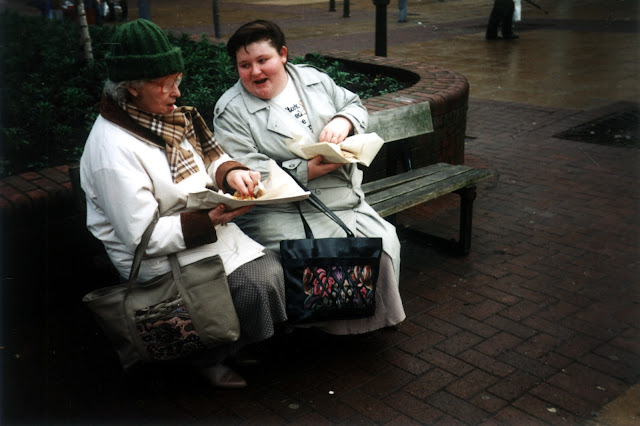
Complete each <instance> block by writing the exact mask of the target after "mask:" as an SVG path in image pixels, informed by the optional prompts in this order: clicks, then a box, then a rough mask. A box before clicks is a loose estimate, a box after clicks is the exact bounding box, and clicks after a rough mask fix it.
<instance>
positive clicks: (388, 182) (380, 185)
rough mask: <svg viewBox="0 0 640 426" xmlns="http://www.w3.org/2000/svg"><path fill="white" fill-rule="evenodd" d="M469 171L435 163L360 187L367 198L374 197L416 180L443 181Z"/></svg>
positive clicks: (464, 167)
mask: <svg viewBox="0 0 640 426" xmlns="http://www.w3.org/2000/svg"><path fill="white" fill-rule="evenodd" d="M468 170H471V168H470V167H468V166H463V165H452V164H447V163H437V164H432V165H430V166H426V167H421V168H419V169H415V170H411V171H409V172H405V173H401V174H399V175H394V176H389V177H386V178H383V179H379V180H377V181H375V182H369V183H366V184H364V185H362V190H363V191H364V192H365V194H367V196H368V197H371V196H374V195H375V194H376V193H377V192H380V191H384V190H386V189H389V188H393V187H399V186H402V185H405V184H407V183H409V182H411V181H413V180H416V179H424V178H426V177H427V176H431V178H432V179H434V180H438V179H443V178H444V177H446V176H448V175H451V176H453V175H456V174H460V173H463V172H465V171H468Z"/></svg>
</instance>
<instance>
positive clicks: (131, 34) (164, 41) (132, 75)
mask: <svg viewBox="0 0 640 426" xmlns="http://www.w3.org/2000/svg"><path fill="white" fill-rule="evenodd" d="M105 59H106V62H107V73H108V75H109V79H110V80H111V81H113V82H119V81H125V80H126V81H130V80H147V79H153V78H158V77H164V76H165V75H170V74H175V73H179V72H183V70H184V61H183V59H182V53H181V52H180V48H179V47H174V46H172V45H171V43H169V39H168V38H167V35H166V34H165V33H164V31H162V29H161V28H160V27H158V26H157V25H156V24H154V23H153V22H151V21H148V20H146V19H137V20H135V21H132V22H127V23H126V24H123V25H120V26H119V27H118V28H117V29H116V31H115V33H114V34H113V37H112V38H111V51H110V52H108V53H107V54H106V55H105Z"/></svg>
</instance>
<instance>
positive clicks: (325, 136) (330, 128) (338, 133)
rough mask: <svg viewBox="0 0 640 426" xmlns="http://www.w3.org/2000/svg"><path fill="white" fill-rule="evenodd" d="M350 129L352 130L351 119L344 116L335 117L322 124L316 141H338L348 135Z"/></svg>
mask: <svg viewBox="0 0 640 426" xmlns="http://www.w3.org/2000/svg"><path fill="white" fill-rule="evenodd" d="M351 130H353V124H351V121H349V120H347V119H346V118H344V117H335V118H334V119H333V120H331V121H330V122H328V123H327V125H326V126H324V129H322V132H320V137H319V138H318V142H328V143H340V142H342V141H343V140H345V138H346V137H347V136H349V132H351Z"/></svg>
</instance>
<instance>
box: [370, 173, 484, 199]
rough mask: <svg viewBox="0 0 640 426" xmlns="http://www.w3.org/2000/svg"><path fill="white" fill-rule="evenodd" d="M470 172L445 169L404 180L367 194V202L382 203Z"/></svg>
mask: <svg viewBox="0 0 640 426" xmlns="http://www.w3.org/2000/svg"><path fill="white" fill-rule="evenodd" d="M470 172H472V171H471V170H459V169H455V170H446V171H440V172H438V173H434V174H430V175H427V176H424V177H421V178H418V179H413V180H411V181H408V182H404V183H402V184H401V185H399V186H395V187H393V188H389V189H387V190H385V191H380V192H377V193H375V194H370V195H369V194H367V196H366V197H367V202H368V203H369V204H371V205H374V204H378V203H382V202H384V201H386V200H389V199H398V198H400V197H402V196H403V195H405V194H410V193H414V192H415V191H421V190H423V189H428V188H431V187H433V186H435V185H437V184H439V183H440V182H448V181H452V180H453V179H454V178H456V177H458V176H461V175H465V174H468V173H470Z"/></svg>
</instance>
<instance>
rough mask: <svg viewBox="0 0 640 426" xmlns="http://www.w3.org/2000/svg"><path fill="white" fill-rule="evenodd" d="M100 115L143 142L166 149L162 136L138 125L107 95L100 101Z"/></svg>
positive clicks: (103, 95) (104, 94)
mask: <svg viewBox="0 0 640 426" xmlns="http://www.w3.org/2000/svg"><path fill="white" fill-rule="evenodd" d="M100 115H101V116H102V117H104V118H105V119H106V120H108V121H110V122H112V123H113V124H115V125H116V126H119V127H121V128H122V129H124V130H125V131H127V132H128V133H130V134H132V135H133V136H135V137H136V138H138V139H140V140H142V141H143V142H146V143H150V144H152V145H156V146H158V147H160V148H162V149H165V143H164V141H163V140H162V138H160V136H158V135H156V134H155V133H153V132H152V131H151V130H149V129H147V128H145V127H142V126H141V125H139V124H138V123H136V122H135V120H134V119H133V118H131V116H130V115H129V114H127V112H126V111H125V110H124V109H122V107H121V106H120V105H119V104H118V102H116V101H115V99H113V98H112V97H111V96H109V95H107V94H106V93H103V94H102V99H101V100H100Z"/></svg>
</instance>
